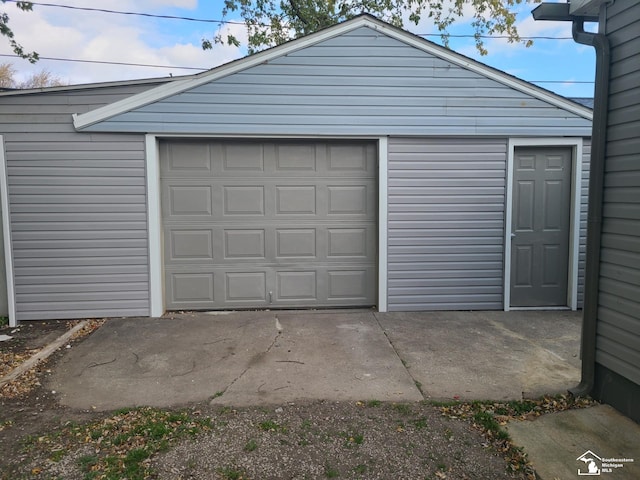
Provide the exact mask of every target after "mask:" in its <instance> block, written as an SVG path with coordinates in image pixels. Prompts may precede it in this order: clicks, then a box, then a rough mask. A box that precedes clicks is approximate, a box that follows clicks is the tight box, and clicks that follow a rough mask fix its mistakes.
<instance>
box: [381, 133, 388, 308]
mask: <svg viewBox="0 0 640 480" xmlns="http://www.w3.org/2000/svg"><path fill="white" fill-rule="evenodd" d="M388 152H389V142H388V138H387V137H380V139H379V140H378V311H379V312H381V313H385V312H386V311H387V308H388V306H387V299H388V296H387V295H388V292H387V285H388V273H387V251H388V235H389V230H388V226H387V220H388V218H387V217H388V203H389V197H388V192H387V187H388V178H389V170H388V168H389V167H388V164H389V159H388Z"/></svg>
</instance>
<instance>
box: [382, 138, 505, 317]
mask: <svg viewBox="0 0 640 480" xmlns="http://www.w3.org/2000/svg"><path fill="white" fill-rule="evenodd" d="M506 162H507V140H506V139H461V138H391V139H389V177H388V192H389V212H388V229H389V231H388V237H389V244H388V252H387V255H388V272H389V273H388V275H389V280H388V305H389V310H390V311H412V310H499V309H502V308H503V257H504V207H505V191H506V190H505V183H506V181H505V177H506Z"/></svg>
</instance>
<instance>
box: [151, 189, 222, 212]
mask: <svg viewBox="0 0 640 480" xmlns="http://www.w3.org/2000/svg"><path fill="white" fill-rule="evenodd" d="M211 196H212V194H211V186H209V185H189V186H183V185H171V186H169V187H168V188H167V189H166V196H165V201H164V202H163V204H164V205H166V209H165V211H166V212H167V214H168V215H169V218H170V217H176V216H180V217H184V216H208V217H210V216H211V213H212V202H211Z"/></svg>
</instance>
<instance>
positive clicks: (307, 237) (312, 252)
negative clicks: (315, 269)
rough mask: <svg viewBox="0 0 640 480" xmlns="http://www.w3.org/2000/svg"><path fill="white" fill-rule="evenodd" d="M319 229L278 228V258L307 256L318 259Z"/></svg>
mask: <svg viewBox="0 0 640 480" xmlns="http://www.w3.org/2000/svg"><path fill="white" fill-rule="evenodd" d="M316 237H317V229H315V228H278V229H276V257H277V258H305V259H310V260H316V259H317V257H318V253H317V249H316V248H317V247H316V245H317V242H316Z"/></svg>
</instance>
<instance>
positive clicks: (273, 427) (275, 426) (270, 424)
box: [258, 420, 287, 433]
mask: <svg viewBox="0 0 640 480" xmlns="http://www.w3.org/2000/svg"><path fill="white" fill-rule="evenodd" d="M258 428H260V430H262V431H263V432H281V433H286V432H287V427H284V426H282V425H280V424H279V423H278V422H276V421H274V420H265V421H264V422H260V423H259V424H258Z"/></svg>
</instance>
